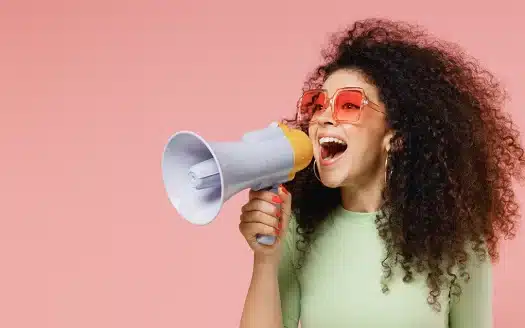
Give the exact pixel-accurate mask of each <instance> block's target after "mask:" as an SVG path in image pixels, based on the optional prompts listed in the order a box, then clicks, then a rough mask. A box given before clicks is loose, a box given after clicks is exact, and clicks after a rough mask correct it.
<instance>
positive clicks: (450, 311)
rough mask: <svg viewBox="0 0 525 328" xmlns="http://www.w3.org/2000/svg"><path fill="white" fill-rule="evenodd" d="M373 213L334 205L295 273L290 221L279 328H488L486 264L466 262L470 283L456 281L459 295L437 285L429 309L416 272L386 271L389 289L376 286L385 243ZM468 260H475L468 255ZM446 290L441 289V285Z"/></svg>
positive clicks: (489, 303)
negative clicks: (436, 305) (436, 306)
mask: <svg viewBox="0 0 525 328" xmlns="http://www.w3.org/2000/svg"><path fill="white" fill-rule="evenodd" d="M376 214H377V213H356V212H350V211H347V210H345V209H344V208H343V207H339V208H337V209H336V210H335V211H334V212H333V215H334V222H333V224H325V225H323V226H322V228H321V229H320V233H319V235H318V237H317V239H316V241H315V243H314V244H313V245H312V246H311V250H310V252H309V253H308V257H307V258H306V261H305V262H304V264H303V267H302V269H301V270H299V271H298V272H297V271H296V270H295V269H294V267H293V266H292V263H293V262H295V263H297V258H298V255H299V254H298V251H297V249H296V244H295V243H296V240H297V235H296V231H295V228H296V222H295V221H294V220H293V219H292V220H291V221H290V224H289V229H288V232H287V236H286V238H285V240H284V244H283V257H282V260H281V265H280V268H279V292H280V297H281V307H282V314H283V324H284V327H286V328H296V327H297V326H298V322H299V321H301V328H339V327H345V328H347V327H350V328H351V327H358V328H379V327H381V328H385V327H388V328H446V327H451V328H488V327H492V280H491V279H492V273H491V265H490V262H488V263H482V264H479V263H476V264H475V263H471V264H470V266H469V268H468V270H469V274H470V281H469V282H468V283H467V284H464V283H463V281H461V284H462V285H461V287H462V294H461V297H460V299H459V301H457V300H452V299H449V294H448V289H442V293H441V296H440V298H439V302H440V303H441V311H440V312H436V311H435V310H433V309H432V308H431V307H430V306H429V305H428V303H427V296H428V293H429V289H428V287H427V285H426V282H425V277H424V276H423V275H420V276H416V275H415V276H414V278H415V279H414V280H413V281H412V282H410V283H408V284H407V283H403V281H402V277H403V272H402V270H401V269H399V268H394V269H393V274H394V276H393V277H392V278H391V280H390V281H388V287H389V292H388V293H387V294H384V293H383V292H382V291H381V277H382V267H381V260H383V259H384V254H385V253H384V244H383V242H382V240H381V239H380V237H379V236H378V233H377V229H376V225H375V222H374V220H375V216H376ZM472 259H473V260H474V261H475V257H472ZM445 288H448V287H445Z"/></svg>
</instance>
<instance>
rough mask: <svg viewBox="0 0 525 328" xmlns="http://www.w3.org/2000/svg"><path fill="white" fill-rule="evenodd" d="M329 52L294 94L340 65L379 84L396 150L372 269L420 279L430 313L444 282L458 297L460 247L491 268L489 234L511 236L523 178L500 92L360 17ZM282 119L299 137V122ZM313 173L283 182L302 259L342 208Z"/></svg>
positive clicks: (483, 74)
mask: <svg viewBox="0 0 525 328" xmlns="http://www.w3.org/2000/svg"><path fill="white" fill-rule="evenodd" d="M330 44H331V46H330V47H328V49H326V50H325V51H324V52H323V57H324V59H325V62H324V64H322V65H321V66H319V67H318V68H317V69H316V70H315V71H314V72H313V73H311V75H310V76H309V78H308V79H307V81H306V82H305V86H304V88H305V89H308V88H314V87H320V86H321V85H322V83H323V82H324V80H325V79H326V78H327V77H328V76H329V75H330V74H331V73H333V72H335V71H336V70H339V69H346V68H350V69H357V70H358V71H360V72H361V73H363V74H364V76H366V78H367V79H368V80H369V81H370V82H371V83H372V84H373V85H375V86H376V87H377V88H378V90H379V95H380V100H381V101H382V102H383V103H384V104H385V105H386V110H387V118H386V120H387V124H388V125H389V127H390V128H392V129H393V131H394V133H395V135H394V137H393V138H392V140H391V145H392V149H397V151H391V152H390V154H389V160H388V163H389V168H388V172H389V175H388V176H389V179H388V183H387V186H386V187H385V189H384V191H383V198H384V205H383V208H382V214H381V215H378V217H377V218H376V225H377V229H378V232H379V235H380V237H381V238H382V239H383V240H384V242H385V245H386V250H387V256H386V258H385V259H384V260H383V262H382V265H383V267H384V269H385V273H386V275H387V277H388V276H390V275H391V273H392V266H393V265H396V264H398V265H400V266H401V268H402V269H403V272H404V277H403V281H404V282H406V283H408V282H410V281H411V280H412V279H413V275H414V273H423V272H424V273H425V275H426V276H427V284H428V287H429V289H430V292H429V297H428V302H429V304H431V305H433V306H434V307H436V306H437V307H438V310H439V302H437V297H438V296H439V295H440V293H441V288H442V287H443V283H444V281H445V278H447V277H448V278H450V281H451V283H452V289H451V290H452V291H451V295H455V296H459V295H460V294H461V288H460V286H459V284H458V283H457V279H458V277H457V276H456V274H454V271H453V269H454V268H458V269H459V271H458V272H459V273H460V275H461V276H465V277H466V278H467V279H468V272H467V271H468V270H467V263H468V261H469V260H470V256H469V254H471V252H470V251H473V252H472V254H474V255H477V256H478V257H479V259H480V260H482V261H483V260H486V259H487V255H488V256H490V257H491V258H492V259H493V260H494V261H495V260H496V259H497V257H498V249H497V244H498V241H499V240H500V238H502V237H509V238H512V237H514V234H515V229H516V224H517V222H518V221H517V219H518V217H519V208H518V204H517V202H516V199H515V196H514V192H513V190H512V178H515V179H522V178H523V176H522V175H521V173H522V169H523V166H524V164H525V160H524V156H523V155H524V151H523V149H522V147H521V145H520V140H519V133H518V131H517V129H516V128H515V126H514V124H513V122H512V120H511V118H510V117H509V115H507V114H505V113H503V112H502V107H503V106H504V101H505V100H506V93H505V91H504V90H502V88H501V87H500V84H499V82H497V81H496V80H495V78H494V77H493V75H491V73H489V72H488V71H486V70H484V69H482V68H481V67H480V66H479V64H478V63H477V62H476V61H475V60H473V59H471V58H470V57H468V56H466V55H465V54H464V53H463V52H462V50H461V49H460V48H459V47H458V46H456V45H454V44H452V43H447V42H443V41H439V40H435V39H433V38H432V37H431V36H430V35H428V34H427V33H426V31H425V30H424V29H422V28H421V27H419V26H414V25H410V24H408V23H404V22H394V21H389V20H382V19H367V20H363V21H358V22H356V23H354V24H353V25H352V26H351V27H350V28H349V29H347V30H345V31H343V32H342V33H336V34H335V35H334V37H333V39H332V40H331V43H330ZM285 121H287V123H289V124H292V125H294V124H295V125H296V126H299V127H300V128H301V129H302V130H303V131H304V132H306V133H308V127H307V123H308V122H299V121H298V120H297V117H296V119H292V120H285ZM394 145H398V147H394ZM399 145H401V147H399ZM312 165H314V163H311V164H310V166H309V167H308V168H307V169H305V170H303V171H301V172H299V173H298V174H297V176H296V178H295V179H294V180H293V181H291V182H289V183H287V184H286V187H287V189H289V190H290V191H291V192H292V194H293V195H294V196H293V197H294V199H293V205H292V211H293V213H294V215H295V217H296V220H297V223H298V229H297V233H298V234H299V235H300V237H301V238H300V240H299V243H298V245H297V246H298V249H299V250H300V251H302V252H303V255H304V254H306V252H307V251H308V250H309V246H310V245H311V243H312V242H313V241H314V239H315V231H316V229H317V228H318V227H319V225H320V224H321V223H322V222H323V221H324V220H326V218H327V217H328V215H329V213H330V212H331V211H332V210H333V209H334V207H336V206H337V205H338V204H340V201H341V195H340V190H339V189H338V188H333V189H332V188H327V187H325V186H323V185H322V184H321V183H320V182H319V181H318V180H317V179H316V178H315V176H314V175H313V170H312ZM471 245H473V246H471ZM303 258H304V256H303ZM383 287H384V291H386V290H388V286H386V285H385V286H383Z"/></svg>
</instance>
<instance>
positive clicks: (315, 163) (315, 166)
mask: <svg viewBox="0 0 525 328" xmlns="http://www.w3.org/2000/svg"><path fill="white" fill-rule="evenodd" d="M316 168H317V162H316V161H315V158H314V165H313V166H312V169H313V171H314V175H315V177H316V178H317V180H319V182H321V183H323V182H322V181H321V179H320V178H319V176H318V175H317V172H316V171H317V170H316Z"/></svg>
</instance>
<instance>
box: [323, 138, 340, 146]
mask: <svg viewBox="0 0 525 328" xmlns="http://www.w3.org/2000/svg"><path fill="white" fill-rule="evenodd" d="M327 142H336V143H338V144H341V145H346V142H344V141H343V140H341V139H337V138H333V137H322V138H321V139H319V144H321V145H322V144H325V143H327Z"/></svg>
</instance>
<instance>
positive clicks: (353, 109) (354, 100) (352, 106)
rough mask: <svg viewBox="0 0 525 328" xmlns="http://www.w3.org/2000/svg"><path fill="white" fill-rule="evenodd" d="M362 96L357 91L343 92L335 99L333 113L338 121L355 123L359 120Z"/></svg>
mask: <svg viewBox="0 0 525 328" xmlns="http://www.w3.org/2000/svg"><path fill="white" fill-rule="evenodd" d="M362 103H363V94H362V93H361V92H360V91H359V90H343V91H341V92H339V94H338V95H337V97H336V99H335V104H334V105H335V106H334V107H335V108H334V109H335V113H336V117H337V119H338V120H341V121H347V122H355V121H357V120H358V119H359V113H360V109H361V104H362Z"/></svg>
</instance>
